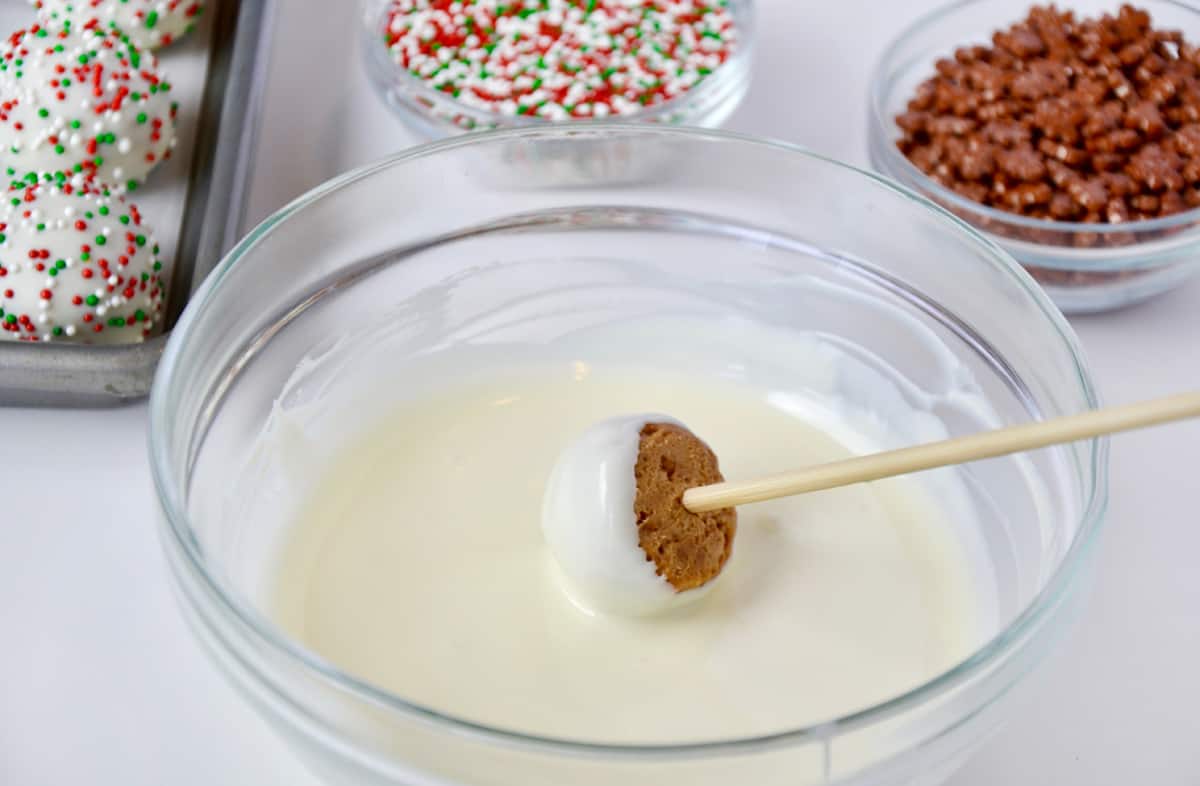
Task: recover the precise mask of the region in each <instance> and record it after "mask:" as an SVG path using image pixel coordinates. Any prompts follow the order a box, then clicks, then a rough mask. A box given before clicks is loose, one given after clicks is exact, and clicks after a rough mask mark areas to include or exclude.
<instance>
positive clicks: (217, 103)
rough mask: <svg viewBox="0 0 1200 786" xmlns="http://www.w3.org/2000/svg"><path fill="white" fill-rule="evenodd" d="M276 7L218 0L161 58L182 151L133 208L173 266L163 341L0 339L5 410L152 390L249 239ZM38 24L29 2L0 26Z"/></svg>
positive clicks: (108, 399) (10, 10)
mask: <svg viewBox="0 0 1200 786" xmlns="http://www.w3.org/2000/svg"><path fill="white" fill-rule="evenodd" d="M267 9H268V3H267V2H265V1H264V0H243V2H238V0H209V2H208V5H207V7H206V10H205V13H204V16H203V17H202V21H201V23H200V24H199V25H198V26H197V29H196V31H195V32H194V33H193V34H192V35H191V36H189V37H188V38H186V39H184V40H183V41H181V42H179V43H178V44H175V45H174V46H171V47H168V48H166V49H165V50H162V51H161V52H160V53H159V60H160V62H161V65H162V68H163V70H164V71H166V72H167V74H168V75H169V76H170V78H171V83H172V92H173V93H175V94H177V95H178V99H177V100H178V101H179V121H178V134H179V144H178V146H177V147H176V149H175V153H174V155H173V156H172V157H171V159H170V160H169V161H167V162H165V163H164V164H163V165H162V166H161V167H159V168H158V169H156V170H155V171H154V172H153V173H152V174H151V175H150V178H149V180H148V181H147V183H146V184H145V185H144V186H143V187H142V188H140V189H138V192H137V194H136V196H135V197H134V198H133V201H135V202H136V203H137V204H138V206H139V207H140V208H141V210H142V213H143V214H144V215H145V216H146V218H147V221H148V222H149V223H150V225H151V226H152V227H153V228H154V233H155V236H156V238H157V240H158V242H159V245H160V247H161V248H162V254H163V259H164V260H168V261H170V263H171V264H172V266H173V267H172V276H171V281H170V284H169V291H168V292H169V297H168V299H167V303H166V319H165V322H164V333H162V334H160V335H158V336H156V337H155V338H152V339H150V340H149V341H146V342H144V343H141V344H128V345H118V346H86V345H75V344H65V343H64V344H25V343H16V342H0V405H6V406H50V407H54V406H58V407H98V406H111V405H115V404H120V403H122V402H124V401H128V400H132V399H137V398H141V397H143V396H145V395H146V394H147V393H148V392H149V390H150V383H151V381H152V380H153V377H154V370H155V367H156V366H157V364H158V359H159V356H160V355H161V354H162V349H163V345H164V344H165V343H166V340H167V335H168V334H169V332H170V329H171V328H172V327H173V326H174V324H175V321H176V320H177V319H178V318H179V314H180V312H181V311H182V310H183V307H184V306H185V305H186V304H187V300H188V298H189V297H190V295H191V294H192V292H193V291H194V290H195V288H196V286H197V285H199V283H200V282H201V281H203V280H204V277H205V276H206V275H207V274H208V273H209V272H210V271H211V270H212V269H213V267H214V266H215V265H216V264H217V262H218V261H219V260H220V258H221V257H222V255H224V253H225V252H226V251H227V250H229V248H231V247H232V246H233V244H234V243H235V242H236V241H237V239H238V235H239V232H240V231H241V223H242V221H241V219H242V195H243V192H244V186H245V179H246V174H247V172H248V171H249V167H248V166H247V162H246V159H247V155H248V151H250V150H251V149H252V148H253V137H254V133H255V130H256V128H257V123H258V112H257V110H258V108H259V107H260V106H261V100H260V99H261V93H260V90H259V88H260V87H261V84H262V79H261V72H262V69H263V68H265V64H266V60H267V57H266V53H265V51H264V48H263V47H264V46H265V45H266V44H267V43H269V39H268V38H267V36H266V35H265V32H266V30H267V29H268V26H267V24H266V21H267V20H266V18H265V17H266V14H267ZM33 21H34V17H33V11H32V10H31V8H30V7H29V4H28V3H24V2H16V1H15V0H7V2H3V3H0V25H2V27H0V29H3V30H5V31H8V30H16V29H19V28H21V27H25V26H28V25H29V24H32V23H33Z"/></svg>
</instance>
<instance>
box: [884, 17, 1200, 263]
mask: <svg viewBox="0 0 1200 786" xmlns="http://www.w3.org/2000/svg"><path fill="white" fill-rule="evenodd" d="M997 2H998V0H953V1H952V2H950V3H947V4H945V5H941V6H938V7H937V8H935V9H933V10H932V11H929V12H927V13H925V14H922V15H921V16H919V17H917V19H916V20H914V21H913V22H912V23H910V24H909V25H908V26H907V27H905V28H903V29H902V30H901V31H900V33H899V34H897V35H896V36H895V37H894V38H892V40H891V41H890V42H889V43H888V45H887V47H885V48H884V50H883V54H882V55H881V56H880V57H879V59H878V60H877V61H876V63H875V66H874V67H873V68H872V69H871V76H870V88H869V91H868V102H869V111H868V115H869V121H868V127H869V132H868V133H869V134H870V136H871V141H872V144H871V148H872V153H873V155H872V159H873V161H872V163H873V164H875V165H876V166H878V167H879V168H880V169H881V171H882V172H883V173H884V174H885V175H888V176H890V177H892V178H894V179H896V180H898V181H900V182H901V183H903V184H904V185H906V186H908V187H909V188H913V189H920V190H923V191H925V192H926V193H928V194H931V195H933V197H934V198H935V200H936V201H937V202H939V203H941V204H942V205H949V206H950V207H952V208H953V209H954V210H961V211H964V212H967V213H972V214H975V215H978V216H979V218H980V219H981V220H986V221H990V222H994V223H996V224H1003V225H1006V226H1008V227H1012V228H1017V229H1031V230H1039V231H1041V232H1047V231H1049V232H1061V233H1064V234H1067V233H1069V234H1073V235H1094V236H1105V235H1110V234H1130V233H1138V232H1154V231H1157V230H1168V229H1179V228H1180V227H1185V226H1191V225H1195V224H1198V223H1200V207H1194V208H1191V209H1189V210H1184V211H1182V212H1180V213H1175V214H1174V215H1170V216H1162V217H1159V218H1150V219H1146V220H1143V221H1126V222H1124V223H1120V224H1084V223H1081V222H1077V221H1059V220H1057V219H1043V218H1031V217H1029V216H1020V215H1017V214H1015V213H1009V212H1007V211H1004V210H1000V209H998V208H994V207H991V206H989V205H984V204H981V203H979V202H975V201H973V200H970V199H967V198H966V197H965V196H963V195H961V194H959V193H957V192H955V191H953V190H952V189H949V188H946V187H945V186H943V185H942V184H940V183H938V182H937V181H935V180H934V179H933V178H931V177H929V176H928V175H927V174H925V173H924V172H922V171H921V170H920V169H918V168H917V166H916V165H915V164H913V163H912V161H910V160H909V159H908V157H907V156H905V155H903V154H902V153H901V152H900V151H899V150H898V149H897V148H896V146H895V145H894V144H893V143H892V141H893V140H894V138H895V136H896V135H895V133H894V131H895V130H896V124H895V118H894V117H892V116H890V115H889V114H888V112H887V108H886V106H885V104H886V101H887V98H888V96H889V95H890V94H891V88H892V84H893V81H894V80H893V78H892V74H893V73H894V72H895V71H896V70H898V69H899V68H901V67H904V68H907V66H908V65H909V63H907V62H905V63H898V62H896V61H898V60H899V55H900V52H901V50H902V49H903V48H904V47H905V46H906V45H907V44H908V43H909V41H911V40H912V39H913V38H915V37H917V36H918V35H920V34H921V33H923V32H925V31H926V30H928V29H929V28H930V27H932V26H933V25H935V24H936V23H938V22H940V21H941V20H943V19H944V18H946V17H950V16H952V15H954V14H956V13H959V12H961V11H967V10H970V9H971V8H972V7H974V6H978V5H983V4H985V3H997ZM1147 2H1150V3H1157V4H1160V5H1169V6H1172V7H1174V8H1178V9H1179V10H1181V11H1185V12H1187V13H1189V14H1191V15H1192V16H1195V17H1196V18H1197V22H1198V23H1200V8H1197V7H1194V6H1190V5H1188V4H1186V3H1184V2H1181V0H1147ZM1014 8H1015V6H1014ZM1068 10H1069V9H1068ZM1013 21H1014V22H1015V21H1018V20H1015V19H1014V20H1013ZM959 46H962V43H961V42H957V43H954V42H952V43H950V44H949V45H948V47H947V51H945V52H943V53H942V54H941V55H940V56H942V57H948V56H950V55H951V54H953V51H954V49H955V48H957V47H959ZM929 74H930V75H931V76H932V74H933V62H932V61H931V62H930V63H929ZM876 148H878V151H879V156H878V157H879V158H882V160H874V159H876V158H877V156H876V155H874V153H875V151H876ZM976 229H977V230H978V228H977V227H976ZM982 231H984V232H987V233H988V234H997V233H994V232H991V231H990V230H982ZM1000 237H1002V238H1003V236H1002V235H1001V236H1000ZM1004 239H1005V240H1007V238H1004ZM1148 244H1149V241H1140V242H1138V243H1134V244H1132V245H1130V246H1127V247H1126V248H1127V249H1128V250H1133V249H1141V248H1142V247H1144V246H1145V245H1148ZM1033 245H1036V246H1037V247H1039V248H1054V247H1055V246H1054V245H1053V244H1047V243H1034V244H1033ZM1068 250H1072V251H1076V252H1078V253H1080V254H1086V253H1087V251H1088V250H1091V249H1068ZM1096 250H1097V251H1103V249H1096Z"/></svg>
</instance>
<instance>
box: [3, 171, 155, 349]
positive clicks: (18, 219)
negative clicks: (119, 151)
mask: <svg viewBox="0 0 1200 786" xmlns="http://www.w3.org/2000/svg"><path fill="white" fill-rule="evenodd" d="M161 275H162V264H161V263H160V262H159V260H158V247H157V246H156V245H155V242H154V237H153V236H152V235H151V234H150V232H149V230H148V229H147V228H146V227H145V226H144V225H143V224H142V217H141V214H140V213H139V212H138V209H137V207H136V206H134V205H132V204H130V203H128V202H126V201H125V200H124V199H123V198H122V197H119V196H114V195H111V194H109V193H107V192H105V191H102V190H97V189H95V188H93V187H91V186H86V185H85V186H81V187H75V186H72V185H70V184H69V183H62V184H55V183H47V182H42V183H34V184H29V183H26V182H17V183H14V184H13V185H12V187H11V189H10V190H9V191H8V192H7V193H6V194H5V195H4V205H3V206H2V207H0V340H15V341H75V342H80V343H91V344H116V343H132V342H138V341H142V340H143V339H144V338H146V337H147V336H148V335H150V333H151V332H152V331H153V329H154V327H155V325H156V324H157V322H158V320H159V318H160V314H161V309H162V301H163V290H162V278H161Z"/></svg>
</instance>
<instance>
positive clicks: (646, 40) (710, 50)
mask: <svg viewBox="0 0 1200 786" xmlns="http://www.w3.org/2000/svg"><path fill="white" fill-rule="evenodd" d="M386 24H387V28H386V32H385V35H384V43H385V45H386V46H387V47H388V50H389V51H390V52H391V55H392V58H393V59H394V60H395V61H396V63H397V64H399V65H400V66H401V67H403V68H404V69H406V70H407V71H408V72H409V73H410V74H412V75H413V76H414V77H416V78H418V79H420V80H422V81H424V82H425V83H427V84H428V85H429V86H431V87H433V88H434V89H436V90H439V91H441V92H444V93H448V94H450V95H451V96H453V97H454V98H456V99H458V100H459V101H461V102H462V103H464V104H467V105H469V106H472V107H476V108H479V109H485V110H490V111H493V112H496V113H498V114H501V115H509V116H515V115H531V116H536V117H542V118H546V119H548V120H568V119H571V118H581V119H582V118H593V117H595V118H603V117H608V116H613V115H616V116H626V115H633V114H636V113H637V112H639V111H641V110H643V109H645V108H646V107H651V106H656V105H659V104H662V103H664V102H666V101H669V100H671V99H672V98H675V97H676V96H679V95H681V94H683V93H685V92H687V91H688V90H690V89H692V88H694V87H695V86H696V85H697V84H699V83H700V82H701V81H702V80H704V79H705V78H706V77H707V76H708V75H709V74H711V73H712V72H713V71H714V70H716V69H717V68H719V67H720V66H721V65H723V64H724V63H725V62H726V61H727V60H728V59H729V58H730V57H731V56H732V55H733V53H734V52H735V51H736V48H737V43H738V42H737V28H736V26H735V24H734V19H733V15H732V14H731V13H730V11H729V9H728V0H513V1H512V2H509V1H508V0H394V2H393V3H392V4H391V6H390V7H389V10H388V13H387V17H386Z"/></svg>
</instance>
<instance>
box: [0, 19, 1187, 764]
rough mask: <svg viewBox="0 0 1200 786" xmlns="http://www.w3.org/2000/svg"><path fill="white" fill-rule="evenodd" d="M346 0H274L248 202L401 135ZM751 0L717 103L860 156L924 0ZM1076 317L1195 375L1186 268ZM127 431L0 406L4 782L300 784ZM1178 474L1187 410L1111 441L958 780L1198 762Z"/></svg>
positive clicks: (291, 190)
mask: <svg viewBox="0 0 1200 786" xmlns="http://www.w3.org/2000/svg"><path fill="white" fill-rule="evenodd" d="M10 1H12V0H10ZM255 1H257V0H243V2H255ZM354 5H355V4H354V3H351V2H349V0H338V2H331V0H283V2H282V4H281V8H280V9H279V11H280V13H279V15H278V16H277V19H276V26H275V31H276V38H277V40H279V41H282V42H283V44H282V45H281V46H278V47H276V50H275V53H274V59H273V61H272V68H271V71H272V73H271V79H270V83H269V86H268V101H267V111H268V117H267V119H266V121H265V122H264V126H263V134H262V140H261V150H260V153H259V156H258V157H257V162H258V165H259V167H260V168H259V171H258V172H257V175H256V178H255V184H254V190H253V193H252V196H251V199H250V211H251V214H252V218H260V217H262V216H263V215H265V214H266V213H267V212H268V211H270V210H271V209H273V208H274V207H277V206H279V205H281V204H282V203H283V202H284V201H285V200H287V199H289V198H291V197H293V196H295V195H297V194H299V193H301V192H302V191H303V190H305V189H307V188H309V187H311V186H313V185H315V184H316V183H318V182H319V181H320V180H322V179H324V178H326V177H328V176H330V175H332V174H334V173H336V172H337V171H339V170H341V169H343V168H345V167H347V166H351V165H354V164H357V163H361V162H362V161H365V160H369V159H371V158H374V157H377V156H379V155H382V154H384V153H387V152H389V151H392V150H395V149H399V148H400V147H403V146H405V145H406V144H409V142H410V140H409V139H408V137H407V136H406V135H405V134H404V133H403V131H402V130H401V129H400V127H399V126H398V125H397V124H396V123H395V121H393V120H392V118H391V117H390V116H389V115H388V114H387V113H386V111H385V110H384V109H383V108H382V106H381V105H380V104H379V103H378V102H377V101H376V99H375V98H374V96H372V95H371V94H370V93H369V90H368V88H367V87H366V84H365V80H364V79H363V78H362V74H361V71H360V69H359V64H358V61H357V56H356V55H355V54H354V53H352V52H351V49H352V47H351V46H350V44H349V42H350V41H351V40H352V39H351V37H352V34H353V32H354V26H353V17H354ZM759 5H760V8H761V10H760V20H761V23H762V24H761V26H760V31H759V39H758V59H757V76H756V80H755V82H754V85H753V87H752V89H751V91H750V95H749V96H748V98H747V100H746V102H745V104H744V105H743V106H742V108H741V109H740V110H739V112H738V113H737V115H736V116H735V117H734V119H733V121H732V122H731V124H730V125H731V126H732V127H733V128H735V129H737V130H740V131H747V132H752V133H758V134H763V135H769V136H775V137H779V138H783V139H787V140H790V141H796V142H801V143H803V144H806V145H808V146H810V147H813V148H815V149H817V150H819V151H822V152H825V153H829V154H832V155H834V156H837V157H839V158H843V159H846V160H850V161H853V162H857V163H865V141H864V139H865V126H864V122H865V94H866V84H867V78H868V71H869V68H870V66H871V64H872V62H873V61H874V60H875V58H876V57H877V55H878V53H879V52H880V51H881V48H882V46H883V45H884V43H885V42H886V41H887V40H888V39H889V38H890V37H891V36H892V35H894V34H895V33H896V32H897V31H898V30H899V28H900V27H901V26H902V25H903V24H905V23H906V22H907V21H908V20H910V19H911V18H913V17H914V16H915V15H916V14H918V13H920V12H921V11H923V10H924V9H925V8H927V7H930V6H932V3H930V2H928V0H920V1H919V2H885V1H884V0H877V1H876V2H872V0H838V1H837V2H833V3H830V2H823V1H822V2H818V1H817V0H760V3H759ZM1114 6H1115V3H1114ZM1013 8H1014V17H1015V16H1016V15H1017V14H1019V13H1020V11H1021V10H1022V8H1023V5H1022V3H1019V2H1014V4H1013ZM1188 32H1189V33H1190V35H1191V36H1192V37H1193V38H1200V29H1198V30H1192V31H1188ZM1197 264H1200V260H1197ZM1074 324H1075V327H1076V328H1077V330H1078V331H1079V333H1080V335H1081V336H1082V339H1083V342H1084V344H1085V346H1086V347H1087V349H1088V351H1089V354H1090V356H1091V360H1092V363H1093V368H1094V371H1095V374H1096V377H1097V378H1098V380H1099V383H1100V386H1101V389H1102V391H1103V393H1104V395H1105V397H1106V398H1107V400H1108V401H1110V402H1124V401H1132V400H1134V399H1136V398H1139V397H1148V396H1153V395H1157V394H1163V393H1169V392H1174V391H1178V390H1182V389H1185V388H1200V352H1198V351H1197V349H1196V342H1197V339H1198V338H1200V281H1196V282H1193V283H1192V284H1191V285H1189V286H1186V287H1184V288H1183V289H1180V290H1178V291H1176V292H1174V293H1172V294H1170V295H1168V296H1166V297H1164V298H1162V299H1159V300H1157V301H1154V302H1153V303H1149V304H1146V305H1143V306H1140V307H1137V308H1133V309H1129V310H1126V311H1123V312H1120V313H1115V314H1108V315H1102V316H1096V317H1088V318H1084V319H1076V320H1074ZM0 373H3V370H0ZM144 445H145V408H144V406H141V405H136V406H131V407H127V408H123V409H119V410H115V411H103V412H89V411H30V410H25V411H18V410H0V645H2V646H0V785H3V786H10V785H11V786H40V785H41V784H47V785H53V786H64V785H67V784H69V785H70V786H79V785H87V784H119V785H120V786H143V785H145V786H161V785H163V784H170V786H193V785H195V786H199V785H200V784H204V785H205V786H207V785H209V784H254V785H255V786H271V785H272V784H291V785H293V786H312V783H313V782H312V780H311V778H310V776H308V775H307V774H306V773H305V772H304V771H303V770H302V769H301V768H300V766H299V765H298V764H296V763H295V762H294V761H293V760H292V759H291V758H290V757H289V755H288V753H287V751H286V750H285V749H284V747H283V746H282V744H281V743H280V742H279V741H278V740H277V739H276V738H275V737H274V736H273V735H272V734H271V733H270V732H269V731H268V729H267V728H266V727H265V726H264V725H263V724H262V723H261V722H260V721H259V720H258V719H257V717H256V716H254V715H253V714H252V713H251V711H250V710H249V709H247V708H246V706H245V705H243V704H242V703H241V701H240V700H239V699H238V698H237V697H236V696H235V695H234V693H233V692H232V690H231V689H230V688H228V687H227V686H226V685H225V683H224V682H223V681H222V680H221V678H220V677H219V676H218V674H217V673H216V672H215V671H214V669H213V668H212V667H211V666H210V665H209V664H208V662H207V661H206V660H205V658H204V656H203V655H202V654H201V652H200V650H199V649H198V648H197V646H196V645H195V644H194V642H193V641H192V639H191V637H190V634H189V633H188V631H187V630H186V629H185V627H184V625H183V622H182V620H181V618H180V617H179V615H178V613H177V611H176V609H175V607H174V600H173V598H172V597H171V595H170V592H169V590H168V588H167V582H166V575H165V567H164V563H163V560H162V557H161V554H160V550H159V546H158V543H157V539H156V533H155V520H154V514H153V510H154V507H153V501H152V491H151V487H150V481H149V473H148V471H147V467H146V459H145V447H144ZM1198 491H1200V424H1189V425H1184V426H1176V427H1172V428H1163V429H1159V430H1155V431H1151V432H1144V433H1139V434H1132V435H1128V436H1123V437H1120V438H1118V439H1117V440H1116V441H1115V443H1114V449H1113V457H1112V508H1111V515H1110V518H1109V525H1108V531H1107V532H1106V535H1105V540H1104V542H1103V545H1102V549H1101V559H1100V566H1099V578H1098V581H1097V582H1096V586H1095V590H1094V593H1093V597H1092V600H1091V603H1090V606H1089V608H1088V611H1087V613H1086V616H1085V618H1084V619H1083V620H1082V622H1081V624H1080V625H1079V627H1078V628H1076V630H1075V631H1074V632H1073V633H1072V634H1070V636H1069V638H1067V639H1066V640H1065V641H1064V643H1063V646H1062V647H1061V648H1060V650H1059V651H1058V652H1057V653H1056V654H1055V655H1054V656H1053V657H1052V658H1051V660H1050V661H1049V662H1048V663H1047V664H1046V668H1044V669H1043V670H1042V671H1041V672H1040V673H1039V674H1038V675H1037V676H1036V677H1035V678H1034V679H1033V686H1034V687H1035V690H1033V691H1030V692H1028V693H1027V695H1028V696H1029V699H1027V700H1026V702H1025V704H1024V705H1023V706H1021V707H1019V708H1018V711H1017V712H1016V714H1015V715H1014V717H1013V718H1012V721H1011V723H1010V724H1009V726H1008V727H1007V729H1006V730H1005V731H1004V732H1002V734H1001V735H1000V736H999V737H998V738H996V739H995V740H994V742H992V743H991V744H990V745H989V746H988V747H987V748H986V749H985V750H984V751H983V752H982V753H981V754H980V755H979V756H978V757H977V758H975V759H974V760H973V761H972V762H971V763H970V764H969V765H968V767H967V769H966V770H965V771H964V772H962V773H961V774H960V775H959V776H958V777H957V778H956V779H955V780H954V781H953V784H954V786H968V785H969V786H1002V785H1003V786H1008V785H1009V784H1021V785H1022V786H1039V785H1040V784H1053V785H1054V786H1093V785H1094V784H1142V783H1145V784H1156V786H1182V785H1184V784H1187V785H1189V786H1192V785H1194V784H1200V741H1198V739H1197V731H1200V724H1198V723H1197V722H1196V720H1195V718H1196V715H1195V713H1196V707H1197V706H1200V675H1198V674H1197V667H1198V664H1200V571H1198V570H1197V565H1198V564H1200V521H1198V518H1200V517H1198V516H1197V512H1196V510H1197V496H1198Z"/></svg>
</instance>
